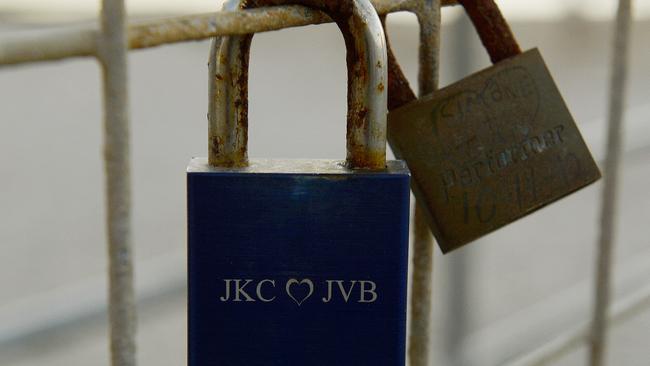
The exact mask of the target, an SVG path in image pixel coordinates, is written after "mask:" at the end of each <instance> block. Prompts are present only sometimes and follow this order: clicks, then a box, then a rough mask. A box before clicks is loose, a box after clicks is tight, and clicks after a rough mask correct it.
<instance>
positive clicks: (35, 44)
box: [0, 0, 456, 65]
mask: <svg viewBox="0 0 650 366" xmlns="http://www.w3.org/2000/svg"><path fill="white" fill-rule="evenodd" d="M372 3H373V5H374V6H375V8H376V9H377V12H378V13H380V14H387V13H392V12H398V11H413V9H417V8H418V7H419V3H420V0H373V1H372ZM442 3H443V4H444V5H455V4H456V0H443V1H442ZM327 22H331V19H329V17H327V16H326V15H325V14H323V13H321V12H320V11H315V10H311V9H308V8H305V7H302V6H279V7H273V8H260V9H251V10H245V11H237V12H218V13H212V14H198V15H189V16H179V17H172V18H167V19H158V20H154V21H149V22H141V23H134V24H130V25H129V26H128V32H127V33H128V47H129V48H130V49H140V48H149V47H155V46H160V45H163V44H168V43H177V42H186V41H197V40H203V39H208V38H212V37H216V36H226V35H237V34H248V33H257V32H267V31H273V30H278V29H283V28H290V27H299V26H304V25H309V24H321V23H327ZM99 33H100V32H99V31H97V30H95V29H78V30H64V31H59V32H55V33H52V34H50V35H47V36H38V37H33V38H23V39H20V40H16V41H8V42H5V43H4V44H1V45H0V65H15V64H23V63H28V62H43V61H55V60H61V59H65V58H69V57H87V56H92V55H95V54H96V53H97V40H98V37H99Z"/></svg>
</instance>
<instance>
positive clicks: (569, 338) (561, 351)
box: [506, 285, 650, 366]
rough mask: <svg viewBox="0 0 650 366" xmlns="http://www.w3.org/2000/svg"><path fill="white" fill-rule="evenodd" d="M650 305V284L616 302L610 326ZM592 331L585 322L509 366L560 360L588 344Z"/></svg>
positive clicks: (609, 322) (612, 310)
mask: <svg viewBox="0 0 650 366" xmlns="http://www.w3.org/2000/svg"><path fill="white" fill-rule="evenodd" d="M648 307H650V285H648V286H645V287H643V288H641V289H640V290H637V291H636V292H634V293H632V294H631V295H628V296H626V297H624V298H623V299H621V300H619V301H617V302H615V303H614V306H613V307H612V309H610V311H609V314H608V316H607V323H608V324H609V325H610V326H614V325H619V324H621V323H623V322H625V321H626V320H629V319H630V318H632V317H634V316H635V315H637V314H639V313H640V312H642V311H644V310H647V309H648ZM590 332H591V323H589V322H585V323H584V324H581V325H579V326H577V327H575V328H572V329H570V330H568V331H566V332H564V333H562V334H560V335H558V336H557V337H556V338H554V339H553V340H551V341H549V342H547V343H546V344H544V345H542V346H541V347H539V348H537V349H536V350H534V351H533V352H530V353H528V354H526V355H524V356H522V357H520V358H518V359H515V360H513V361H512V362H509V363H507V364H506V365H507V366H540V365H548V364H549V363H551V362H553V361H555V360H558V359H559V358H561V357H562V356H565V355H567V354H568V353H569V352H571V351H573V350H575V349H576V348H578V347H580V346H583V345H586V344H587V340H588V339H589V335H590Z"/></svg>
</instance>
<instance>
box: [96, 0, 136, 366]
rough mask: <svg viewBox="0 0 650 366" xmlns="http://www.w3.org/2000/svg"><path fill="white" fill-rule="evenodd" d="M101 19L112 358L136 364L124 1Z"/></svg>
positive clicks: (112, 0)
mask: <svg viewBox="0 0 650 366" xmlns="http://www.w3.org/2000/svg"><path fill="white" fill-rule="evenodd" d="M101 23H102V24H101V25H102V33H101V36H100V39H99V40H98V41H99V47H98V57H99V60H100V62H101V65H102V71H103V84H104V163H105V169H106V198H107V202H106V204H107V225H108V230H107V232H108V255H109V320H110V347H111V359H112V365H113V366H134V365H135V303H134V295H133V293H134V291H133V263H132V261H133V259H132V258H133V254H132V247H131V176H130V162H129V150H130V149H129V115H128V93H127V63H126V54H127V36H126V24H125V9H124V0H102V13H101Z"/></svg>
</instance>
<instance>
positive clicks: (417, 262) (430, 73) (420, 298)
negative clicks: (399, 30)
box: [408, 0, 440, 366]
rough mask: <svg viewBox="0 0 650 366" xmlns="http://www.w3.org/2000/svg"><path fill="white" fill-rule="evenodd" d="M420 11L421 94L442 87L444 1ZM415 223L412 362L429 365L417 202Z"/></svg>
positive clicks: (427, 274)
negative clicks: (441, 14) (442, 11)
mask: <svg viewBox="0 0 650 366" xmlns="http://www.w3.org/2000/svg"><path fill="white" fill-rule="evenodd" d="M422 6H423V7H422V9H421V11H418V12H417V16H418V22H419V23H420V49H419V57H420V61H419V72H418V85H419V90H418V91H419V94H420V95H424V94H428V93H431V92H433V91H434V90H435V89H437V87H438V69H439V57H438V56H439V50H440V0H424V1H422ZM413 221H414V224H413V278H412V280H411V320H410V328H411V334H410V338H409V349H408V353H409V359H410V363H411V365H412V366H427V365H429V363H430V358H431V352H430V349H431V297H432V281H433V249H434V247H433V237H432V235H431V231H430V229H429V225H428V224H427V221H426V219H425V215H424V212H423V211H422V208H421V207H420V205H419V203H418V202H416V203H415V213H414V220H413Z"/></svg>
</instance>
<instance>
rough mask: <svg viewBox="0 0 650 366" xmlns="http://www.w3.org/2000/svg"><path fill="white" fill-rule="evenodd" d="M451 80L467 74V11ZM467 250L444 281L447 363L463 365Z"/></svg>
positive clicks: (456, 256) (460, 22)
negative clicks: (445, 282)
mask: <svg viewBox="0 0 650 366" xmlns="http://www.w3.org/2000/svg"><path fill="white" fill-rule="evenodd" d="M453 31H454V38H453V40H454V44H453V46H452V47H453V50H452V52H451V55H452V56H453V60H452V65H453V69H452V72H453V80H460V79H462V78H464V77H466V76H467V75H469V73H470V70H471V69H472V66H473V65H472V64H473V60H474V58H473V57H472V53H473V52H472V51H473V47H474V38H472V37H474V34H473V33H474V26H473V25H472V22H471V21H470V18H469V17H468V16H467V14H465V13H462V14H461V16H459V17H458V19H457V20H456V21H455V22H454V25H453ZM471 260H472V257H471V253H470V252H468V251H466V250H459V251H458V252H455V253H453V254H450V258H449V261H448V263H449V272H448V276H449V277H448V278H449V281H448V282H447V286H446V287H447V291H446V292H445V295H446V297H447V300H446V303H447V309H448V310H447V314H448V316H447V317H446V319H445V328H444V329H445V340H446V352H447V356H448V360H449V363H450V365H465V364H466V362H464V361H463V359H462V357H463V339H464V337H465V335H466V333H467V322H468V316H469V313H468V308H469V307H468V296H469V283H468V271H469V269H470V268H471Z"/></svg>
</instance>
